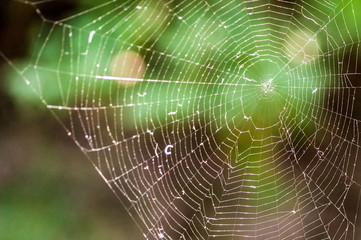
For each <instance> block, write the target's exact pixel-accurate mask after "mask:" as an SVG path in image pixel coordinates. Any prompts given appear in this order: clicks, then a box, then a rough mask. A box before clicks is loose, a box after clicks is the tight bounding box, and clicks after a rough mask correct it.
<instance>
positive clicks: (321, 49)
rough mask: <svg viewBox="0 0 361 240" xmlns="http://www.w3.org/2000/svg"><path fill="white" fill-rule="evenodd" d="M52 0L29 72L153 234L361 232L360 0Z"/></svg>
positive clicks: (331, 235) (336, 235)
mask: <svg viewBox="0 0 361 240" xmlns="http://www.w3.org/2000/svg"><path fill="white" fill-rule="evenodd" d="M52 4H54V1H30V2H29V1H26V2H24V6H25V5H30V6H32V7H34V10H35V11H36V13H37V14H38V16H39V19H41V21H42V27H41V30H40V31H39V35H38V36H37V37H36V48H35V49H34V52H33V57H32V60H31V62H30V63H29V64H28V65H27V66H26V67H25V68H23V69H22V70H21V71H20V72H19V74H20V75H21V76H22V77H23V78H24V80H25V81H26V83H27V84H28V85H29V86H31V87H32V88H33V89H34V91H35V92H36V93H37V94H38V95H39V96H40V99H41V100H42V101H43V103H44V104H45V105H46V106H47V108H49V109H50V110H51V111H52V113H53V114H54V115H55V116H56V118H58V120H59V121H60V123H61V124H62V126H63V127H64V129H65V130H66V132H67V134H68V136H69V137H70V138H72V139H73V140H74V141H75V143H76V144H77V145H78V146H79V148H81V150H82V151H83V152H84V153H85V154H86V155H87V156H88V157H89V158H90V160H91V162H92V163H93V165H94V167H95V169H96V170H97V171H98V172H99V174H100V175H101V176H102V178H103V179H104V180H105V181H106V183H107V184H108V185H109V187H110V188H111V190H112V191H114V193H115V194H116V196H117V197H118V198H119V199H120V201H121V202H122V204H123V205H124V207H125V208H126V209H127V211H128V212H129V214H130V216H131V217H132V218H133V219H134V221H135V223H136V224H137V225H138V226H139V228H140V229H141V231H142V233H143V235H144V237H145V238H146V239H213V238H219V239H359V238H360V237H361V235H360V233H359V232H358V231H359V229H360V228H361V225H360V222H359V218H358V211H359V203H360V174H359V173H360V170H361V169H360V166H359V165H360V164H359V160H360V151H359V150H360V129H359V127H360V126H359V125H360V121H361V115H360V110H359V108H360V106H361V105H360V96H361V92H360V87H361V84H360V83H361V81H360V80H361V79H360V75H361V74H360V72H361V71H360V70H361V68H360V67H361V66H360V64H359V60H360V35H359V34H360V33H359V32H360V30H361V26H360V23H361V17H360V16H359V15H360V14H359V13H358V12H360V11H361V3H360V1H358V0H351V1H350V0H340V1H339V0H337V1H336V0H326V1H314V0H312V1H311V0H302V1H301V0H298V1H297V0H295V1H285V0H252V1H236V0H233V1H232V0H229V1H216V0H201V1H198V0H184V1H176V0H162V1H155V0H144V1H134V0H128V1H115V0H114V1H113V0H111V1H106V0H104V1H93V2H92V3H82V5H81V7H80V8H79V9H80V10H79V9H78V10H77V11H76V12H72V13H71V14H70V15H69V16H67V17H65V18H63V19H50V18H48V17H47V14H46V11H45V10H43V9H46V6H50V5H52ZM53 46H57V47H56V48H55V49H54V47H53Z"/></svg>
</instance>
